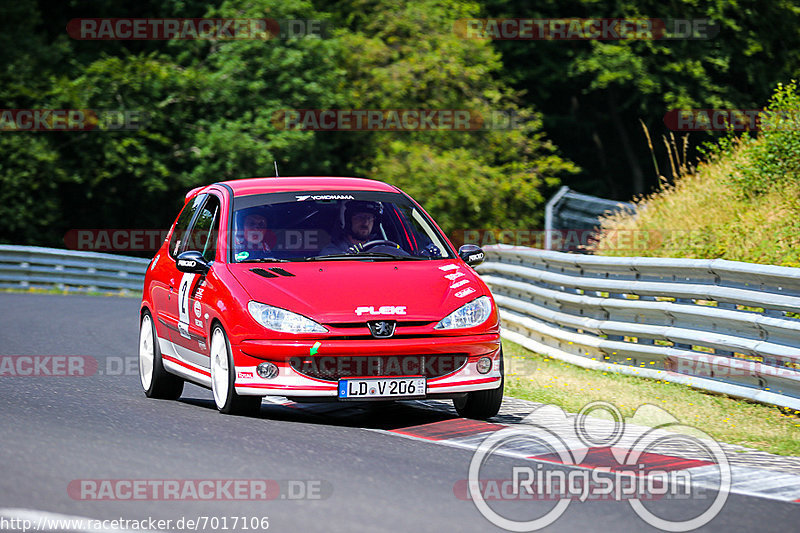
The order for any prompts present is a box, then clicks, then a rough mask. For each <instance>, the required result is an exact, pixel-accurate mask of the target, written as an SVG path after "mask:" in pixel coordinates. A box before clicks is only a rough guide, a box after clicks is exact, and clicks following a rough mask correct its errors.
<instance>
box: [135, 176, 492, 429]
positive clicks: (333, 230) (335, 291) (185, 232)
mask: <svg viewBox="0 0 800 533" xmlns="http://www.w3.org/2000/svg"><path fill="white" fill-rule="evenodd" d="M482 260H483V252H482V251H481V249H480V248H478V247H477V246H474V245H464V246H463V247H461V249H460V250H459V251H458V252H456V251H455V250H454V248H453V245H452V244H451V243H450V242H449V241H448V239H447V238H446V237H445V236H444V234H443V233H442V231H441V229H439V227H438V226H437V225H436V224H435V223H434V222H433V220H431V218H430V217H429V216H428V214H427V213H426V212H425V211H424V210H423V209H422V207H420V206H419V204H417V203H416V202H415V201H414V200H412V199H411V198H410V197H409V196H408V195H406V194H405V193H403V192H402V191H401V190H400V189H398V188H396V187H394V186H391V185H388V184H386V183H382V182H379V181H373V180H367V179H358V178H328V177H307V178H254V179H241V180H236V181H229V182H223V183H216V184H213V185H208V186H205V187H201V188H198V189H195V190H193V191H191V192H189V193H188V194H187V195H186V203H185V205H184V207H183V209H182V210H181V212H180V214H179V215H178V218H177V220H176V221H175V223H174V224H173V226H172V230H171V231H170V233H169V235H168V237H167V239H166V240H165V241H164V244H163V245H162V246H161V249H160V250H159V251H158V253H157V254H156V255H155V257H154V258H153V260H152V261H151V263H150V265H149V267H148V269H147V274H146V277H145V282H144V294H143V296H142V306H141V322H140V335H139V372H140V377H141V382H142V387H143V388H144V390H145V393H146V394H147V396H148V397H152V398H171V399H176V398H178V397H179V396H180V395H181V393H182V391H183V383H184V381H185V380H188V381H191V382H193V383H197V384H199V385H202V386H204V387H208V388H210V389H211V390H212V392H213V396H214V402H215V404H216V406H217V408H218V409H219V410H220V411H221V412H223V413H253V412H257V411H258V409H259V406H260V404H261V399H262V397H264V396H268V395H275V396H285V397H288V398H290V399H292V400H295V401H312V402H313V401H352V400H355V401H366V400H398V399H420V398H450V399H452V400H453V403H454V404H455V407H456V409H457V410H458V412H459V414H461V415H462V416H466V417H470V418H479V419H484V418H489V417H491V416H494V415H495V414H497V412H498V410H499V408H500V403H501V401H502V397H503V357H502V349H501V345H500V325H499V318H498V312H497V306H496V305H495V303H494V300H493V299H492V295H491V293H490V292H489V289H488V288H487V287H486V285H485V284H484V283H483V281H481V279H480V278H479V277H478V275H477V274H476V273H475V271H474V270H473V269H472V268H471V266H474V265H476V264H478V263H480V262H481V261H482Z"/></svg>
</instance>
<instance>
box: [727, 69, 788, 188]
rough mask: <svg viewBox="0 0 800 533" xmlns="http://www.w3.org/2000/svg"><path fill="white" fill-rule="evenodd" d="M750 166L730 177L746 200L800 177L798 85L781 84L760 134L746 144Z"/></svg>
mask: <svg viewBox="0 0 800 533" xmlns="http://www.w3.org/2000/svg"><path fill="white" fill-rule="evenodd" d="M744 144H745V146H744V149H745V150H746V154H747V160H748V164H747V165H745V166H743V167H741V168H740V169H738V172H733V173H732V174H731V176H730V177H731V179H732V180H733V182H734V183H735V184H736V185H737V186H738V188H739V190H740V192H741V193H743V194H744V195H745V196H749V197H751V196H758V195H761V194H764V193H766V192H767V191H769V190H770V189H772V188H773V187H774V186H776V185H778V184H781V185H785V184H786V183H787V182H789V181H796V180H797V178H798V176H800V95H798V93H797V84H796V82H795V81H792V82H790V83H788V84H786V85H784V84H782V83H779V84H778V87H777V88H776V89H775V93H774V94H773V95H772V98H770V101H769V104H768V105H767V107H766V108H765V109H764V112H763V113H762V114H761V132H760V133H759V135H758V139H757V140H755V141H752V140H746V141H745V143H744Z"/></svg>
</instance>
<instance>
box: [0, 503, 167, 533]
mask: <svg viewBox="0 0 800 533" xmlns="http://www.w3.org/2000/svg"><path fill="white" fill-rule="evenodd" d="M114 520H119V517H117V518H114V519H102V518H89V517H86V516H72V515H66V514H60V513H51V512H48V511H40V510H37V509H15V508H0V529H2V530H3V531H23V530H26V531H74V532H76V533H103V532H106V533H128V532H132V531H137V532H138V533H142V532H144V533H147V532H151V533H156V532H155V531H153V530H150V529H135V530H134V529H118V528H111V527H105V528H104V527H99V528H93V527H91V526H92V525H93V524H95V523H99V524H100V525H102V522H104V521H105V522H106V523H107V524H110V522H112V521H114ZM123 520H125V519H124V518H123ZM130 520H131V521H135V520H136V519H130ZM138 521H139V522H143V521H144V520H138ZM160 531H163V530H160Z"/></svg>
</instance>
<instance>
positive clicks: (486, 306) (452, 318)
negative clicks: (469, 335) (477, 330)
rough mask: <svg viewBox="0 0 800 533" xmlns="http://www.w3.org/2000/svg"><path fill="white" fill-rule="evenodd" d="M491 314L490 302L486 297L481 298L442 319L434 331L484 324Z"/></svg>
mask: <svg viewBox="0 0 800 533" xmlns="http://www.w3.org/2000/svg"><path fill="white" fill-rule="evenodd" d="M491 314H492V301H491V300H490V299H489V297H488V296H481V297H480V298H475V299H474V300H472V301H471V302H469V303H467V304H464V305H462V306H461V307H459V308H458V309H456V310H455V311H453V312H452V313H450V314H449V315H447V316H446V317H444V318H443V319H442V320H441V321H440V322H439V323H438V324H436V326H434V329H456V328H471V327H473V326H478V325H480V324H483V323H484V322H486V319H488V318H489V316H490V315H491Z"/></svg>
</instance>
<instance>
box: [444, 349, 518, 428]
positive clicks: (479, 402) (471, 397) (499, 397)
mask: <svg viewBox="0 0 800 533" xmlns="http://www.w3.org/2000/svg"><path fill="white" fill-rule="evenodd" d="M504 384H505V372H504V371H503V349H502V348H501V349H500V386H499V387H497V388H496V389H491V390H479V391H474V392H468V393H467V395H466V396H464V397H463V398H457V399H455V400H453V406H455V408H456V411H457V412H458V415H459V416H462V417H464V418H474V419H476V420H486V419H487V418H491V417H493V416H495V415H496V414H497V413H498V412H500V405H501V404H502V403H503V385H504Z"/></svg>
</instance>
